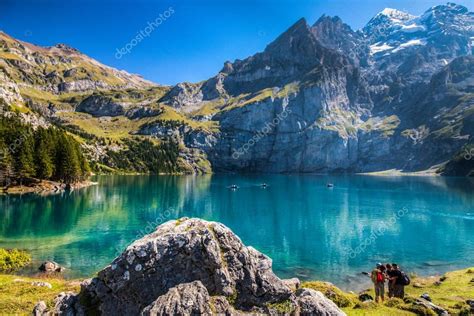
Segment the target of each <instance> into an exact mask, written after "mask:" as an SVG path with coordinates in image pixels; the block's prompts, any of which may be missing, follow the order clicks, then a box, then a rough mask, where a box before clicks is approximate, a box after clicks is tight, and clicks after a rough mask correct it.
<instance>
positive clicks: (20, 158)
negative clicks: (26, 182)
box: [13, 133, 35, 179]
mask: <svg viewBox="0 0 474 316" xmlns="http://www.w3.org/2000/svg"><path fill="white" fill-rule="evenodd" d="M15 144H17V145H16V146H15V147H14V153H13V155H14V156H16V161H15V172H16V173H17V174H18V176H19V177H20V179H24V178H29V177H32V176H34V175H35V164H34V157H33V149H34V142H33V138H32V136H31V134H29V133H24V134H21V135H18V138H17V140H16V143H15Z"/></svg>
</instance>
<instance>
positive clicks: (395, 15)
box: [376, 8, 415, 21]
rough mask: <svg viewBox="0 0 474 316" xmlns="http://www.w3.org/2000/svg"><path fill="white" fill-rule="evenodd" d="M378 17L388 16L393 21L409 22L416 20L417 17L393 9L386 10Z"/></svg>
mask: <svg viewBox="0 0 474 316" xmlns="http://www.w3.org/2000/svg"><path fill="white" fill-rule="evenodd" d="M376 16H386V17H388V18H390V19H392V20H399V21H407V20H411V19H413V18H415V16H413V15H411V14H409V13H406V12H403V11H400V10H397V9H392V8H385V9H383V10H382V11H381V12H380V13H378V14H377V15H376Z"/></svg>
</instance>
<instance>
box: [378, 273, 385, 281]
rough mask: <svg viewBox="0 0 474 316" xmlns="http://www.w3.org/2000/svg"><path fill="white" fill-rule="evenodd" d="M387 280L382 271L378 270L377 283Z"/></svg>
mask: <svg viewBox="0 0 474 316" xmlns="http://www.w3.org/2000/svg"><path fill="white" fill-rule="evenodd" d="M383 281H385V280H384V278H383V274H382V272H377V283H379V282H383Z"/></svg>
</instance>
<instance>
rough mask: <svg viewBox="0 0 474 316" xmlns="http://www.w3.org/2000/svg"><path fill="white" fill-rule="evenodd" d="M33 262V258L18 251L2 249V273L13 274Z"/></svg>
mask: <svg viewBox="0 0 474 316" xmlns="http://www.w3.org/2000/svg"><path fill="white" fill-rule="evenodd" d="M30 261H31V256H30V255H29V254H28V253H27V252H25V251H23V250H18V249H3V248H0V272H13V271H16V270H18V269H20V268H22V267H24V266H26V265H27V264H28V263H30Z"/></svg>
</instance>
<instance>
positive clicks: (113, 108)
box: [76, 95, 126, 116]
mask: <svg viewBox="0 0 474 316" xmlns="http://www.w3.org/2000/svg"><path fill="white" fill-rule="evenodd" d="M125 108H126V106H125V105H124V104H122V103H119V102H115V101H113V100H112V99H110V98H107V97H104V96H96V95H91V96H90V97H87V98H86V99H85V100H84V101H82V102H81V103H80V104H79V105H78V107H77V108H76V111H77V112H85V113H89V114H91V115H93V116H119V115H124V114H125Z"/></svg>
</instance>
